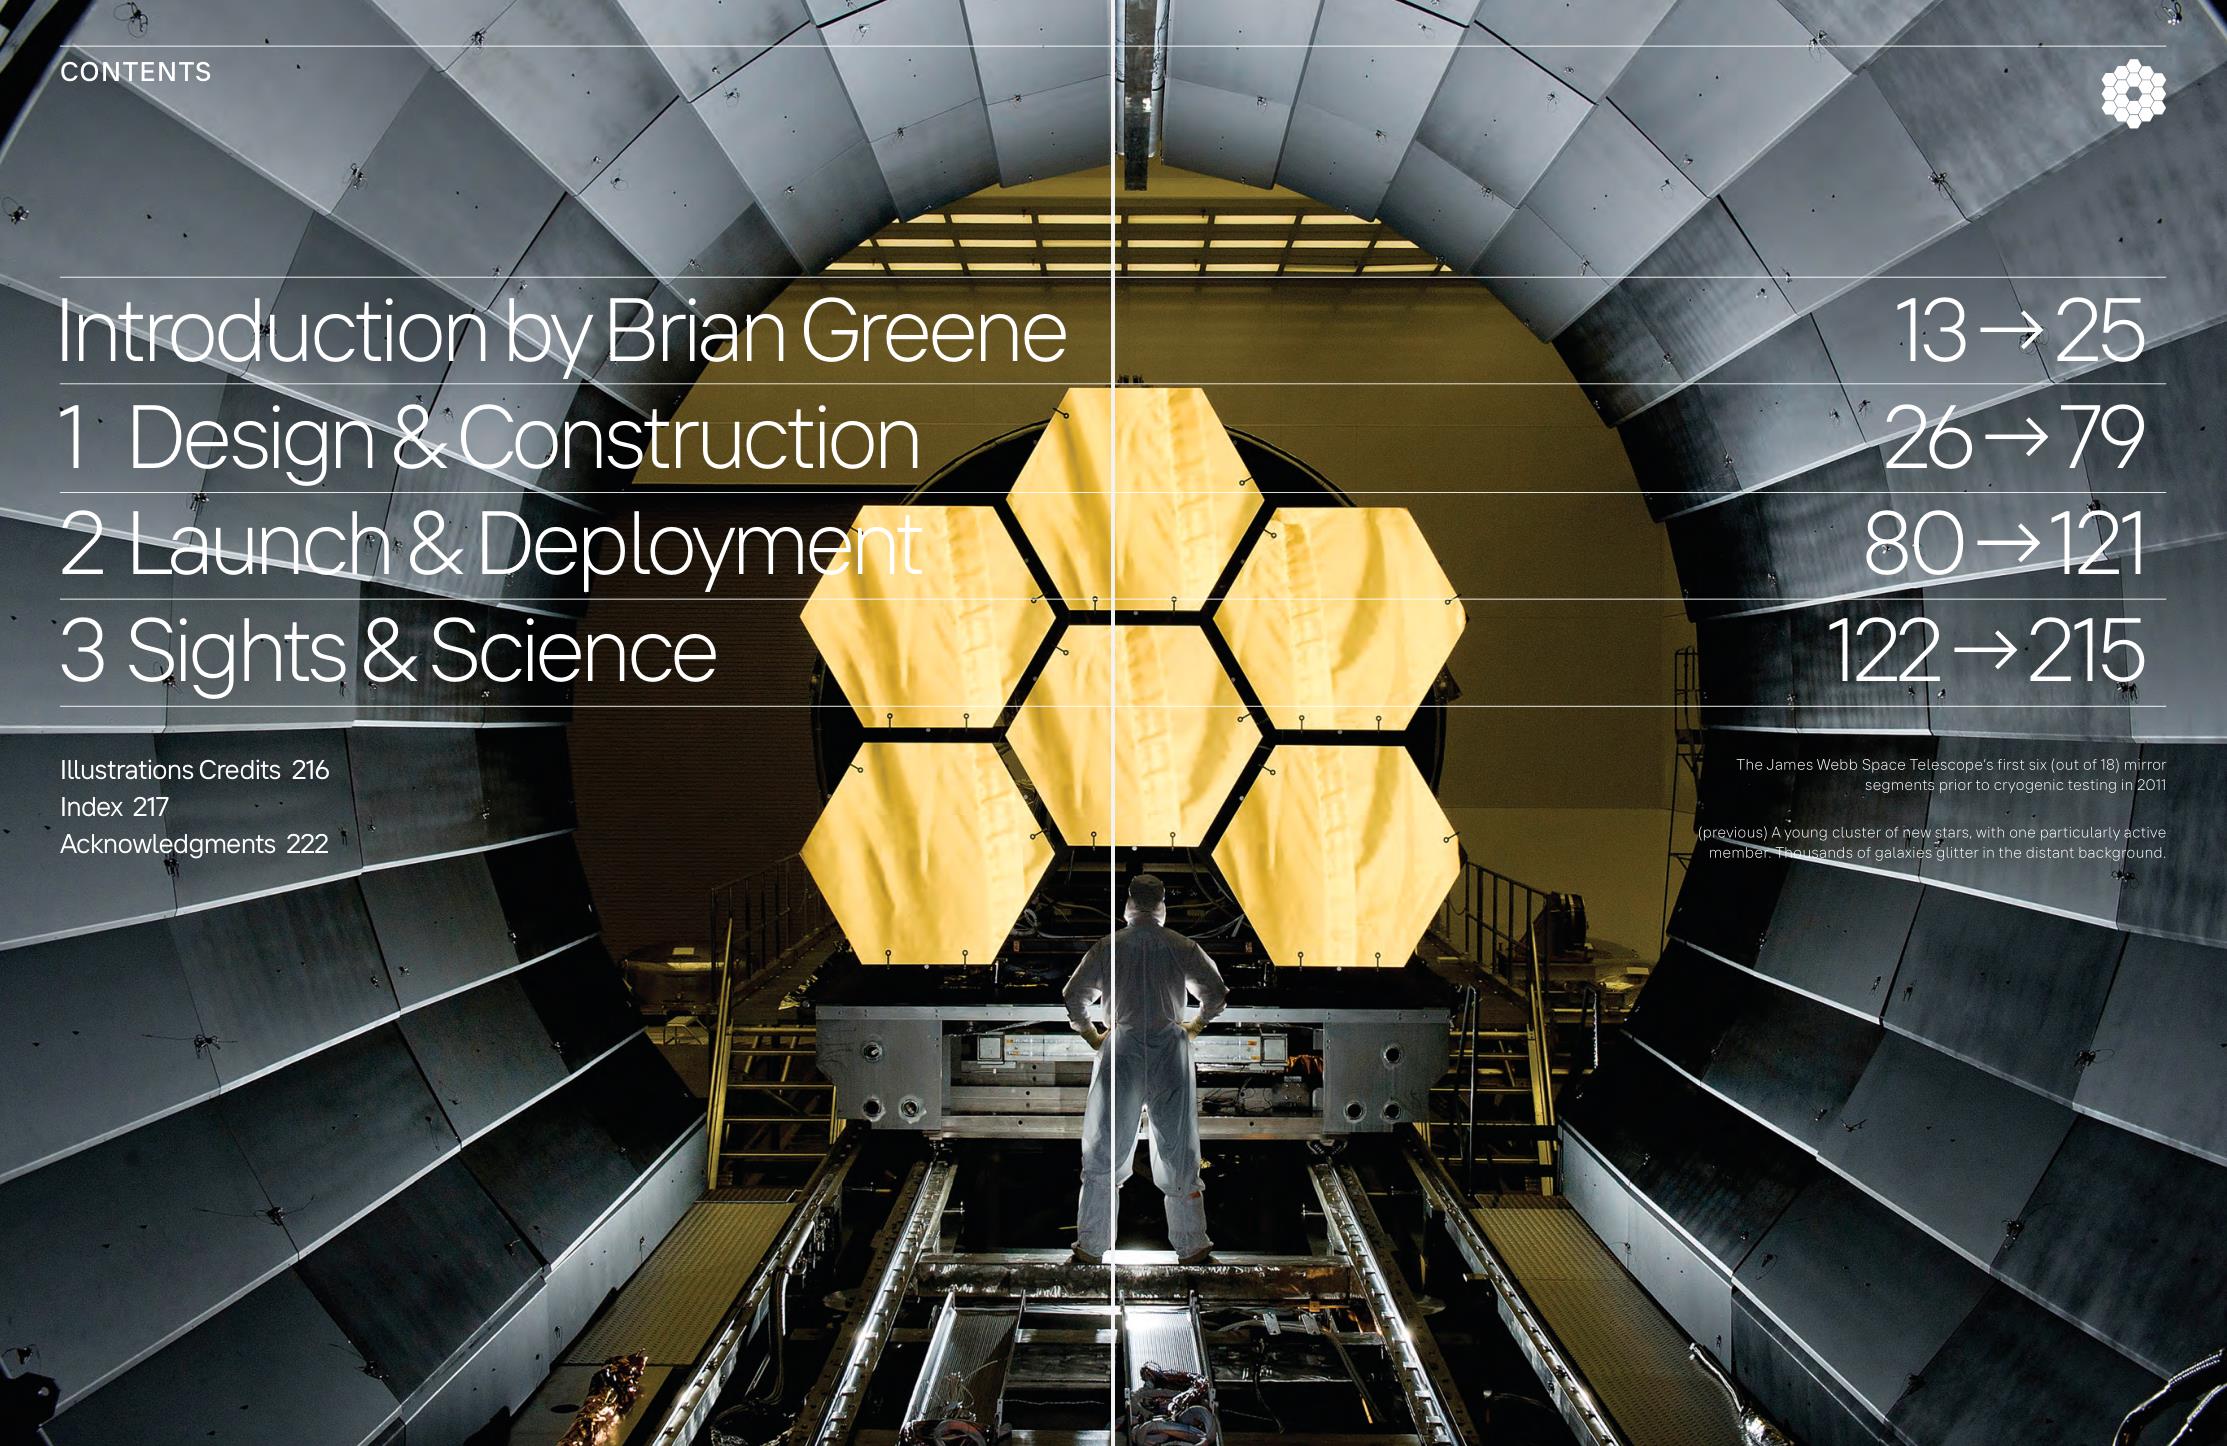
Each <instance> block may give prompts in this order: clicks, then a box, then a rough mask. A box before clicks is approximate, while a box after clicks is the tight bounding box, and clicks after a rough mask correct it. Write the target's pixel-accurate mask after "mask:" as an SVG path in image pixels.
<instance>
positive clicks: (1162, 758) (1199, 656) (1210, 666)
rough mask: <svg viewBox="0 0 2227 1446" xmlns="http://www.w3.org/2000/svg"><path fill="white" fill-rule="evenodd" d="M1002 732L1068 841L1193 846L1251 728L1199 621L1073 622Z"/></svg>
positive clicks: (1247, 747)
mask: <svg viewBox="0 0 2227 1446" xmlns="http://www.w3.org/2000/svg"><path fill="white" fill-rule="evenodd" d="M1010 736H1011V739H1012V742H1013V751H1014V753H1015V754H1016V755H1017V756H1018V757H1019V758H1020V760H1021V766H1022V767H1023V768H1024V769H1026V770H1027V772H1028V776H1029V781H1030V782H1032V783H1033V784H1035V785H1036V790H1037V794H1038V796H1039V797H1041V798H1042V799H1043V801H1044V805H1045V807H1046V808H1047V809H1048V810H1049V811H1050V813H1051V816H1052V821H1053V822H1054V823H1056V824H1057V825H1058V826H1059V831H1060V834H1061V835H1062V836H1063V837H1064V838H1065V839H1066V841H1067V842H1068V843H1069V844H1070V845H1085V846H1100V847H1103V846H1106V845H1118V846H1121V847H1129V846H1135V845H1142V846H1146V847H1155V846H1156V847H1163V848H1169V847H1172V848H1191V847H1196V846H1197V845H1198V844H1200V843H1202V842H1204V841H1205V838H1206V831H1207V828H1208V827H1209V826H1210V825H1211V824H1212V823H1213V822H1214V816H1215V814H1216V813H1218V812H1219V811H1220V810H1221V807H1222V801H1223V800H1224V799H1226V798H1228V797H1229V791H1230V789H1231V788H1232V787H1233V786H1234V785H1235V784H1236V782H1237V780H1238V777H1239V775H1240V774H1242V773H1243V772H1244V770H1245V764H1246V761H1247V760H1248V759H1250V758H1251V757H1252V755H1253V750H1254V749H1255V748H1257V747H1258V746H1259V744H1260V736H1261V735H1260V728H1259V726H1258V725H1256V724H1255V723H1254V722H1253V721H1252V719H1251V718H1250V717H1248V716H1247V714H1246V710H1245V703H1244V700H1243V699H1241V698H1240V697H1238V694H1237V689H1236V688H1235V687H1234V686H1233V685H1232V684H1231V683H1230V680H1229V676H1228V675H1227V674H1226V673H1225V672H1224V671H1223V670H1222V665H1221V661H1220V660H1219V659H1217V658H1216V657H1215V656H1214V649H1213V647H1212V646H1211V645H1210V644H1209V643H1208V642H1207V639H1206V634H1205V632H1204V631H1203V630H1202V629H1200V628H1198V627H1195V626H1188V625H1160V626H1150V627H1131V626H1121V627H1099V626H1090V625H1078V626H1073V627H1070V628H1068V629H1067V631H1066V632H1065V633H1064V634H1062V635H1061V637H1060V640H1059V646H1058V649H1057V650H1056V651H1055V652H1054V653H1053V655H1052V657H1051V658H1050V660H1049V661H1048V662H1046V663H1045V665H1044V671H1043V673H1042V675H1041V676H1039V677H1038V678H1037V680H1036V682H1035V683H1034V685H1032V686H1031V687H1030V689H1029V691H1028V696H1027V697H1026V698H1024V699H1023V700H1022V701H1021V706H1020V711H1019V713H1018V714H1017V716H1016V717H1015V718H1014V720H1013V728H1012V732H1011V735H1010Z"/></svg>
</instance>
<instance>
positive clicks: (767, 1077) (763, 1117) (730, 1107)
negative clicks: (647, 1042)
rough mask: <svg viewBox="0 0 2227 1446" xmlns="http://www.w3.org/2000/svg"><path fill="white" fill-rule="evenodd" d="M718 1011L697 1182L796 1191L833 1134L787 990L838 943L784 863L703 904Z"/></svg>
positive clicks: (831, 1094)
mask: <svg viewBox="0 0 2227 1446" xmlns="http://www.w3.org/2000/svg"><path fill="white" fill-rule="evenodd" d="M711 924H712V935H711V936H712V938H713V939H714V940H715V941H717V944H718V948H719V965H718V969H719V1007H718V1010H717V1013H716V1016H715V1020H714V1023H713V1026H712V1056H711V1100H710V1106H709V1124H710V1145H709V1159H708V1161H707V1162H706V1175H707V1178H708V1180H709V1183H710V1185H711V1188H713V1189H715V1190H716V1189H719V1188H721V1187H725V1186H745V1187H768V1186H771V1187H781V1186H789V1185H801V1184H803V1183H804V1181H805V1180H806V1179H807V1178H808V1177H810V1175H811V1173H812V1171H813V1169H814V1168H815V1167H816V1166H817V1165H818V1164H819V1162H820V1161H821V1159H822V1158H824V1157H825V1156H826V1154H827V1151H828V1147H829V1146H830V1145H832V1144H834V1142H835V1136H836V1135H837V1134H838V1133H839V1132H840V1131H841V1127H842V1126H841V1121H840V1120H839V1119H838V1118H837V1117H836V1113H835V1086H834V1085H832V1084H830V1083H829V1082H828V1081H827V1079H826V1078H825V1077H824V1076H822V1075H821V1074H820V1072H819V1068H818V1066H817V1065H816V1064H815V1063H814V1060H815V1057H816V1049H815V1039H816V1031H815V1030H814V1028H813V1026H812V1025H810V1024H808V1023H805V1022H803V1020H802V1018H801V1016H800V1014H799V1012H798V1011H797V1010H796V1008H795V1007H794V1006H793V1005H792V1004H791V1003H790V1001H789V995H790V991H791V990H792V989H794V987H795V986H796V985H797V984H798V983H799V982H800V981H801V980H803V979H805V978H806V977H808V976H809V975H810V974H811V972H812V970H813V969H815V968H817V967H818V966H819V964H820V961H821V960H823V959H825V958H826V957H827V954H828V952H829V951H830V950H831V949H833V948H834V947H835V945H836V943H837V934H836V930H835V922H834V919H833V917H832V916H831V915H830V914H829V913H828V910H827V902H826V900H825V899H824V898H822V897H821V895H820V892H819V889H818V887H817V886H816V885H814V884H813V882H812V876H811V874H810V873H808V872H807V871H806V870H805V868H804V863H803V860H802V859H801V858H799V857H798V856H796V855H794V854H791V855H790V856H789V857H787V858H784V859H781V860H779V861H778V862H776V863H773V864H769V865H767V866H766V867H765V868H763V869H760V870H759V871H758V872H756V873H754V874H748V875H745V876H744V877H742V878H740V879H736V880H735V881H734V882H732V883H728V884H723V885H721V886H720V887H719V888H718V889H716V890H714V891H713V893H712V901H711Z"/></svg>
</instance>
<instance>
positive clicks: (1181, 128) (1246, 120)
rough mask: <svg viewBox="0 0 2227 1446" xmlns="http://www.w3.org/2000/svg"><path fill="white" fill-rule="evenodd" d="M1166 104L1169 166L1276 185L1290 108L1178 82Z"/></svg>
mask: <svg viewBox="0 0 2227 1446" xmlns="http://www.w3.org/2000/svg"><path fill="white" fill-rule="evenodd" d="M1176 13H1177V14H1181V13H1182V12H1181V11H1180V10H1178V11H1177V12H1176ZM1165 103H1166V105H1167V121H1166V126H1165V129H1164V131H1163V132H1162V135H1163V140H1162V155H1163V158H1164V159H1165V160H1166V161H1167V163H1168V164H1169V165H1171V166H1181V167H1182V168H1183V169H1184V170H1187V171H1197V172H1199V173H1201V174H1203V175H1209V176H1220V177H1222V178H1223V179H1225V180H1231V181H1236V182H1239V183H1240V184H1242V185H1247V186H1271V185H1274V184H1275V178H1276V161H1277V158H1278V157H1279V156H1281V155H1282V154H1283V148H1284V132H1285V131H1286V130H1287V129H1289V128H1290V125H1291V107H1290V106H1289V105H1286V104H1284V103H1283V102H1281V101H1273V100H1268V99H1266V98H1263V97H1260V96H1253V95H1245V94H1240V93H1238V92H1236V91H1230V90H1220V89H1217V88H1215V87H1213V86H1208V85H1194V84H1192V83H1191V82H1190V81H1187V80H1176V79H1173V78H1170V79H1169V81H1168V87H1167V98H1166V102H1165Z"/></svg>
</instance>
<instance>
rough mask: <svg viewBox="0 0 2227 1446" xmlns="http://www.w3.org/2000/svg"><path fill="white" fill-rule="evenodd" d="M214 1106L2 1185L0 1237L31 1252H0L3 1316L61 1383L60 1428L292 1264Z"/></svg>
mask: <svg viewBox="0 0 2227 1446" xmlns="http://www.w3.org/2000/svg"><path fill="white" fill-rule="evenodd" d="M217 1105H218V1102H217V1101H216V1100H209V1101H206V1102H204V1103H202V1104H198V1105H195V1106H194V1107H193V1108H191V1109H188V1110H182V1111H180V1112H179V1113H177V1114H174V1115H167V1116H165V1117H164V1118H162V1119H159V1120H157V1121H155V1122H154V1123H153V1124H149V1125H143V1126H141V1127H140V1128H139V1129H136V1130H134V1131H132V1132H131V1133H130V1134H128V1135H125V1136H122V1137H120V1138H118V1139H114V1140H110V1141H108V1142H107V1143H105V1144H101V1145H96V1146H94V1147H93V1148H92V1149H90V1150H85V1151H82V1152H80V1153H78V1154H75V1155H72V1156H70V1157H69V1158H68V1159H66V1160H59V1161H57V1162H55V1163H54V1164H51V1165H48V1166H47V1167H46V1168H44V1169H42V1170H35V1171H33V1172H31V1173H30V1174H28V1175H23V1176H20V1177H18V1178H16V1179H14V1180H10V1181H9V1182H8V1183H7V1184H6V1185H0V1238H5V1239H8V1240H11V1241H24V1242H27V1244H26V1245H25V1247H24V1248H22V1249H16V1250H9V1251H6V1252H0V1302H5V1303H6V1304H5V1306H4V1307H0V1309H5V1311H6V1312H7V1314H6V1316H5V1323H6V1325H7V1328H8V1330H9V1332H10V1334H11V1335H13V1336H14V1337H15V1338H16V1340H17V1341H18V1342H20V1343H24V1344H31V1343H35V1344H36V1345H37V1346H38V1348H39V1349H38V1357H37V1360H38V1370H39V1373H40V1374H42V1375H49V1376H52V1377H53V1378H54V1379H55V1380H57V1381H60V1382H62V1383H63V1386H62V1406H63V1412H64V1416H65V1418H66V1417H67V1416H68V1415H69V1414H71V1411H72V1408H73V1407H75V1406H76V1405H77V1403H78V1402H79V1401H80V1400H82V1399H84V1397H85V1396H86V1395H87V1394H88V1393H90V1392H92V1391H94V1390H96V1389H98V1388H99V1387H100V1386H101V1385H103V1384H104V1383H105V1382H107V1381H108V1380H109V1379H110V1378H111V1377H112V1376H114V1375H116V1374H117V1373H119V1372H121V1371H122V1370H123V1369H125V1368H126V1366H127V1365H128V1364H129V1363H131V1362H133V1361H134V1360H136V1359H138V1358H141V1357H143V1356H145V1355H146V1354H148V1353H150V1352H152V1351H154V1350H155V1349H157V1348H158V1347H159V1346H161V1345H162V1344H163V1343H164V1342H165V1341H166V1340H168V1339H170V1338H172V1337H174V1336H176V1335H178V1334H179V1333H182V1332H184V1331H185V1330H187V1329H189V1328H191V1327H192V1325H193V1324H194V1323H195V1322H196V1321H197V1320H198V1319H200V1318H203V1317H206V1316H208V1315H210V1314H212V1313H214V1312H216V1311H218V1310H220V1309H222V1308H223V1307H224V1306H225V1305H226V1304H227V1303H228V1302H229V1301H230V1299H231V1298H232V1297H233V1296H235V1295H236V1294H238V1293H240V1292H241V1291H244V1290H246V1289H247V1288H248V1286H249V1285H251V1284H252V1283H253V1282H255V1281H256V1280H257V1279H259V1278H262V1277H266V1276H269V1275H271V1274H274V1273H276V1272H278V1271H280V1270H283V1269H285V1268H286V1267H287V1266H288V1265H290V1264H291V1263H292V1262H293V1261H294V1259H295V1257H296V1254H297V1252H296V1250H295V1247H294V1244H293V1242H292V1241H291V1240H289V1239H288V1238H287V1235H286V1231H285V1230H284V1229H283V1228H282V1227H281V1226H280V1225H279V1224H278V1223H277V1221H276V1219H275V1218H274V1216H273V1211H274V1209H275V1208H276V1204H277V1202H275V1201H273V1200H272V1198H271V1197H270V1196H269V1195H268V1194H266V1193H265V1192H264V1190H263V1187H262V1185H261V1184H260V1183H258V1182H257V1180H256V1178H255V1172H254V1171H253V1170H252V1169H250V1168H249V1166H248V1162H247V1160H246V1158H245V1157H244V1156H243V1155H242V1154H241V1151H240V1147H239V1145H238V1143H237V1142H236V1141H235V1140H234V1139H233V1136H232V1133H231V1130H230V1129H229V1128H228V1127H227V1125H226V1124H225V1122H224V1120H223V1118H222V1117H221V1116H220V1114H219V1112H218V1109H217ZM28 1242H36V1248H32V1247H31V1245H30V1244H29V1243H28ZM87 1301H99V1302H101V1308H100V1309H98V1310H88V1309H86V1308H85V1303H86V1302H87ZM343 1359H344V1360H345V1358H343ZM346 1368H347V1369H349V1370H353V1369H354V1366H353V1364H348V1365H347V1367H346ZM258 1369H261V1367H260V1366H259V1367H258ZM367 1384H368V1382H367ZM127 1439H128V1438H127Z"/></svg>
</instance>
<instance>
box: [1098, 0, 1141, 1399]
mask: <svg viewBox="0 0 2227 1446" xmlns="http://www.w3.org/2000/svg"><path fill="white" fill-rule="evenodd" d="M1121 5H1122V0H1106V24H1107V30H1106V40H1107V52H1106V63H1107V72H1106V92H1107V112H1106V489H1107V497H1106V507H1107V519H1108V520H1107V528H1106V605H1107V606H1108V607H1109V608H1112V609H1113V610H1114V611H1113V616H1112V617H1111V618H1109V619H1108V620H1107V626H1108V627H1109V628H1111V629H1112V631H1111V632H1110V633H1109V634H1108V644H1109V646H1108V647H1107V662H1106V705H1107V706H1106V781H1107V784H1108V787H1107V789H1106V799H1107V818H1106V850H1107V855H1106V856H1107V858H1108V859H1113V860H1118V858H1119V857H1120V855H1119V853H1118V845H1117V844H1116V842H1115V841H1116V840H1117V839H1119V838H1120V837H1121V830H1120V828H1119V826H1118V825H1119V823H1120V819H1121V798H1120V790H1121V770H1120V769H1119V768H1118V767H1117V766H1116V764H1117V760H1118V756H1119V754H1118V750H1119V744H1118V742H1117V740H1118V739H1119V737H1120V733H1121V696H1120V693H1121V685H1120V681H1119V679H1120V655H1121V612H1120V608H1121V575H1120V566H1121V544H1120V538H1121V427H1120V422H1119V409H1120V395H1121V393H1120V387H1119V385H1118V380H1119V377H1120V357H1119V351H1118V346H1117V339H1118V337H1119V335H1120V327H1121V319H1120V297H1119V280H1118V278H1119V277H1120V275H1121V234H1120V233H1121V215H1120V210H1121V208H1120V204H1119V202H1120V191H1119V187H1120V184H1121V119H1122V108H1123V93H1122V84H1121V73H1122V70H1121ZM1106 915H1107V924H1108V927H1109V930H1114V931H1118V930H1119V929H1120V927H1121V869H1120V867H1119V865H1118V863H1115V864H1111V865H1109V866H1108V868H1107V869H1106ZM1106 953H1107V959H1106V1042H1105V1045H1104V1047H1105V1049H1106V1050H1107V1051H1108V1054H1107V1056H1106V1096H1107V1103H1108V1104H1109V1105H1115V1106H1118V1104H1119V1101H1120V1086H1121V1059H1120V1056H1119V1055H1118V1054H1117V1053H1114V1052H1113V1051H1114V1050H1115V1049H1116V1047H1117V1045H1118V1044H1119V1041H1118V1040H1117V1039H1115V1037H1114V1034H1113V1028H1114V1018H1115V1013H1116V1010H1115V1005H1116V1002H1117V1000H1118V997H1119V996H1118V990H1119V989H1120V987H1121V986H1120V979H1121V958H1120V955H1119V952H1118V951H1117V950H1115V949H1113V948H1112V947H1111V946H1109V947H1108V949H1107V951H1106ZM1111 1113H1112V1114H1113V1116H1114V1117H1115V1119H1116V1121H1117V1122H1118V1121H1119V1120H1120V1118H1121V1111H1120V1110H1119V1109H1118V1108H1115V1109H1113V1110H1112V1111H1111ZM1113 1133H1114V1132H1109V1133H1108V1138H1107V1141H1106V1148H1107V1150H1108V1151H1109V1152H1114V1151H1126V1153H1115V1154H1112V1155H1111V1157H1110V1158H1109V1159H1108V1160H1107V1162H1106V1164H1107V1170H1106V1192H1107V1195H1108V1197H1109V1198H1108V1200H1107V1202H1106V1220H1107V1226H1106V1303H1107V1308H1108V1311H1107V1325H1108V1326H1109V1327H1110V1329H1109V1330H1108V1331H1107V1338H1108V1344H1107V1347H1106V1396H1107V1409H1108V1412H1109V1414H1108V1417H1107V1420H1106V1430H1107V1433H1108V1436H1109V1438H1111V1437H1112V1436H1113V1435H1114V1433H1117V1432H1118V1431H1119V1430H1120V1429H1121V1399H1122V1390H1121V1386H1122V1380H1121V1267H1120V1266H1119V1265H1118V1264H1116V1263H1115V1257H1114V1249H1115V1246H1116V1245H1117V1243H1118V1242H1119V1241H1120V1239H1121V1170H1120V1162H1121V1161H1123V1160H1126V1159H1130V1158H1133V1157H1134V1156H1135V1155H1136V1151H1137V1136H1136V1126H1135V1125H1134V1124H1131V1125H1130V1126H1129V1127H1128V1129H1127V1130H1126V1131H1123V1132H1120V1133H1122V1134H1124V1135H1125V1136H1126V1138H1122V1139H1115V1138H1113Z"/></svg>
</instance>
